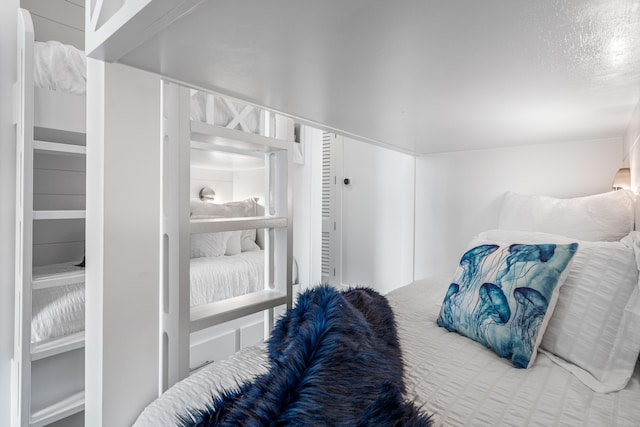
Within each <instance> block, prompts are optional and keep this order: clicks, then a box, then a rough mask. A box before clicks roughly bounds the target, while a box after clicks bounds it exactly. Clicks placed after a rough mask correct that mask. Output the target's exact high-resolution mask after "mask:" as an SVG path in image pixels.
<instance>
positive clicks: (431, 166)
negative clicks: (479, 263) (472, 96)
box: [415, 139, 622, 279]
mask: <svg viewBox="0 0 640 427" xmlns="http://www.w3.org/2000/svg"><path fill="white" fill-rule="evenodd" d="M621 165H622V140H621V139H613V140H604V141H583V142H570V143H557V144H547V145H531V146H524V147H517V148H501V149H491V150H480V151H465V152H457V153H447V154H438V155H430V156H423V157H420V158H418V159H417V165H416V252H415V255H416V258H415V264H416V266H415V277H416V279H419V278H422V277H427V276H431V275H438V274H442V273H444V274H448V273H449V272H452V271H453V270H454V269H455V267H456V265H457V263H458V260H459V257H460V255H461V254H462V252H463V250H464V248H465V247H466V245H467V244H468V242H469V241H470V240H471V238H472V237H473V236H474V235H475V234H477V233H479V232H480V231H483V230H486V229H491V228H495V227H496V226H497V225H498V214H499V209H500V203H501V200H502V196H503V195H504V193H505V192H506V191H508V190H510V191H515V192H519V193H523V194H545V195H548V196H554V197H577V196H585V195H589V194H596V193H602V192H606V191H610V190H611V183H612V181H613V176H614V174H615V172H616V171H617V169H618V168H619V167H621Z"/></svg>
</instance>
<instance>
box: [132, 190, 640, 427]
mask: <svg viewBox="0 0 640 427" xmlns="http://www.w3.org/2000/svg"><path fill="white" fill-rule="evenodd" d="M504 206H505V208H503V212H502V215H501V218H500V225H501V227H502V229H499V230H491V231H488V232H484V233H480V234H479V235H478V236H477V237H476V238H474V240H473V241H472V242H471V244H470V245H469V248H472V249H473V248H476V247H477V245H478V244H480V245H482V244H486V243H487V242H506V241H507V240H510V239H511V240H513V241H510V242H508V243H507V245H506V246H505V247H508V248H511V246H512V245H514V243H516V246H521V245H536V244H539V243H541V242H551V243H553V244H554V245H555V244H557V245H562V244H564V243H565V242H573V243H578V245H577V248H578V249H577V251H576V252H575V257H574V258H573V259H572V261H573V262H572V263H569V264H568V265H567V266H566V267H564V268H566V273H564V274H561V275H560V278H559V279H558V280H557V283H559V284H558V289H559V293H558V295H559V296H558V300H557V301H558V302H557V304H553V303H550V304H549V306H551V307H552V309H551V311H549V312H548V315H547V314H544V316H545V325H546V326H545V327H546V330H545V329H544V328H542V329H541V331H542V332H544V335H542V332H541V334H540V335H539V336H538V338H535V337H534V339H537V345H538V344H539V345H540V347H539V348H538V351H536V350H535V349H534V352H533V355H532V358H531V360H532V362H531V364H530V366H529V367H528V368H526V369H517V368H515V367H514V363H512V361H511V360H509V358H503V357H499V356H498V355H497V354H496V352H495V351H494V350H492V349H491V348H488V347H485V345H483V344H481V343H479V342H476V341H474V340H473V339H470V338H467V337H465V336H463V335H462V334H460V333H456V332H450V331H448V330H447V329H446V328H444V327H440V326H438V324H437V320H438V318H439V314H441V310H442V312H444V311H445V310H444V308H443V307H444V305H445V303H446V298H445V295H448V294H449V292H450V285H451V284H452V283H454V280H455V281H456V282H455V283H464V282H463V281H458V280H457V279H458V278H459V277H458V276H452V275H446V276H444V277H437V278H428V279H422V280H418V281H416V282H414V283H411V284H409V285H407V286H404V287H401V288H399V289H396V290H394V291H392V292H390V293H389V294H388V295H387V298H388V301H389V303H390V305H391V307H392V309H393V312H394V315H395V320H396V323H397V330H398V338H399V341H400V346H401V349H402V357H403V361H404V382H405V386H406V394H405V397H406V399H408V400H410V401H412V402H414V403H415V404H416V405H417V406H418V407H420V408H422V409H424V410H425V411H426V412H427V413H429V414H432V415H433V419H434V421H435V424H436V425H444V426H468V425H482V426H502V425H504V426H523V425H540V426H548V425H559V426H577V425H584V426H629V427H631V426H637V425H640V405H639V404H638V402H640V362H639V361H638V355H639V353H640V285H639V284H638V264H639V261H640V233H639V232H636V231H632V229H633V224H634V220H633V218H634V215H635V207H634V200H633V195H631V194H630V193H626V194H625V193H620V192H619V193H617V194H614V193H607V194H603V195H597V196H592V197H589V198H578V199H569V200H559V199H550V198H544V197H537V196H532V197H528V196H527V197H522V196H520V195H515V194H511V195H508V196H506V200H505V204H504ZM518 212H520V213H518ZM522 212H527V213H528V214H527V215H522ZM563 219H568V220H569V223H570V228H567V224H566V223H565V224H563ZM557 227H563V229H564V230H565V231H566V233H565V234H566V235H559V234H550V233H558V232H559V231H561V230H558V229H557ZM531 229H538V230H539V229H542V230H544V231H546V232H547V233H538V232H532V231H531ZM522 230H525V231H522ZM567 235H569V236H567ZM573 243H572V244H571V245H569V246H571V247H575V246H574V245H573ZM469 248H468V250H469ZM554 248H555V249H554V250H557V247H556V246H554ZM467 253H468V251H466V252H465V255H466V254H467ZM463 260H464V257H463ZM545 263H547V261H546V260H544V261H541V264H545ZM461 265H462V261H461ZM482 268H484V267H482ZM463 270H464V269H463ZM463 270H460V269H459V270H458V271H463ZM456 274H457V273H456ZM474 274H475V273H474ZM481 278H482V277H481ZM496 283H497V282H496ZM473 304H476V303H473ZM554 306H555V310H554ZM567 344H570V345H567ZM269 367H270V366H269V361H268V357H267V348H266V345H260V346H255V347H251V348H247V349H244V350H242V351H241V352H239V353H238V354H235V355H234V356H232V357H230V358H229V359H228V360H225V361H222V362H217V363H214V364H212V365H210V366H207V367H205V368H204V369H203V370H201V371H199V372H196V373H195V374H193V375H192V376H190V377H189V378H187V379H185V380H183V381H182V382H180V383H178V384H176V385H175V386H174V387H172V388H171V389H169V390H168V391H167V392H166V393H164V394H163V395H161V396H160V397H159V398H158V399H157V400H155V401H154V402H152V403H151V404H150V405H149V406H148V407H147V408H146V409H145V410H144V411H143V412H142V413H141V414H140V416H139V418H138V420H137V422H136V425H137V426H155V425H175V424H176V420H177V417H178V416H183V415H185V414H186V413H187V411H188V410H189V409H193V408H203V407H204V406H205V405H207V404H208V403H210V402H211V399H212V396H216V395H218V394H219V393H220V392H221V391H222V390H223V389H229V388H235V387H237V385H238V384H240V383H242V382H244V381H247V380H251V379H253V378H255V377H256V376H258V375H260V374H263V373H265V372H267V370H268V369H269Z"/></svg>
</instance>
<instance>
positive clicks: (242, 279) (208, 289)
mask: <svg viewBox="0 0 640 427" xmlns="http://www.w3.org/2000/svg"><path fill="white" fill-rule="evenodd" d="M260 289H264V251H249V252H241V253H239V254H238V255H233V256H221V257H216V258H193V259H191V307H194V306H197V305H202V304H208V303H210V302H215V301H220V300H223V299H227V298H231V297H236V296H239V295H245V294H248V293H250V292H255V291H257V290H260Z"/></svg>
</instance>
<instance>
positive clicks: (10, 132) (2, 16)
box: [0, 0, 19, 426]
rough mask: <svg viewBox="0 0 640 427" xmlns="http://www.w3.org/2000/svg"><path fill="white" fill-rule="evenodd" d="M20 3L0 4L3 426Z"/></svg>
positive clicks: (9, 346)
mask: <svg viewBox="0 0 640 427" xmlns="http://www.w3.org/2000/svg"><path fill="white" fill-rule="evenodd" d="M18 6H19V1H18V0H3V1H0V93H1V94H2V96H0V201H1V204H2V209H0V425H3V426H8V425H9V424H10V422H11V418H10V416H9V415H10V414H11V409H10V403H11V397H10V396H11V359H12V357H13V295H14V286H13V284H14V251H15V248H14V242H15V198H16V186H15V183H16V179H15V174H16V169H15V163H16V149H15V146H16V144H15V130H14V126H13V96H9V95H10V94H12V93H13V92H12V91H13V83H14V82H15V80H16V43H17V40H16V31H17V29H16V22H17V16H18Z"/></svg>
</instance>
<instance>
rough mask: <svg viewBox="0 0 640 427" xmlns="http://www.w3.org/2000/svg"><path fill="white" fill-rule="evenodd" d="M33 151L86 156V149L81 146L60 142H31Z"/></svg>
mask: <svg viewBox="0 0 640 427" xmlns="http://www.w3.org/2000/svg"><path fill="white" fill-rule="evenodd" d="M33 149H34V150H40V151H49V152H52V153H61V154H77V155H86V154H87V148H86V147H85V146H83V145H73V144H62V143H60V142H48V141H33Z"/></svg>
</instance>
